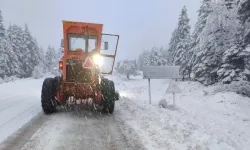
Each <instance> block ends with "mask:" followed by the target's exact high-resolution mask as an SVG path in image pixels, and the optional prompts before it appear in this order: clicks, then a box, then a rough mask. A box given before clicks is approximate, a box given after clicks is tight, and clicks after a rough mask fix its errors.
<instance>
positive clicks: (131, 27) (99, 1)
mask: <svg viewBox="0 0 250 150" xmlns="http://www.w3.org/2000/svg"><path fill="white" fill-rule="evenodd" d="M200 1H201V0H0V10H2V13H3V17H4V21H5V22H4V23H5V25H6V26H8V25H9V24H10V23H12V24H14V23H15V24H18V25H21V26H22V27H24V24H25V23H27V24H28V26H29V28H30V30H31V32H32V34H33V35H34V36H35V37H36V38H37V40H38V42H39V44H40V45H41V46H43V47H44V48H47V46H48V45H49V44H51V45H53V46H54V47H55V48H59V46H60V39H61V38H62V20H73V21H84V22H96V23H101V24H104V29H103V31H104V32H105V33H113V34H119V35H120V42H119V49H118V59H123V58H126V57H129V58H136V57H137V55H138V54H139V52H141V51H142V49H143V48H150V47H152V46H154V45H155V46H164V47H166V46H167V45H168V43H169V39H170V37H171V33H172V31H173V30H174V28H175V27H176V25H177V21H178V17H179V14H180V11H181V9H182V7H183V6H184V5H186V6H187V9H188V15H189V18H190V19H191V25H192V26H193V25H194V23H195V22H196V19H197V10H198V8H199V6H200Z"/></svg>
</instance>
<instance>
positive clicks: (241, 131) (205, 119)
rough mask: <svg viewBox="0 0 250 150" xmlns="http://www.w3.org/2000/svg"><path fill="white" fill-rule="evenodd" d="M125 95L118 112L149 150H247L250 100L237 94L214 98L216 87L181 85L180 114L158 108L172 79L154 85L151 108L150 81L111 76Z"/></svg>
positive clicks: (178, 100)
mask: <svg viewBox="0 0 250 150" xmlns="http://www.w3.org/2000/svg"><path fill="white" fill-rule="evenodd" d="M110 78H112V79H113V80H114V81H115V83H116V87H117V89H118V90H119V92H120V94H121V97H122V98H121V100H120V101H118V102H117V105H116V111H118V112H119V114H120V115H119V116H118V117H121V118H122V120H124V122H125V123H126V124H128V125H129V126H130V127H132V128H133V129H135V131H136V132H137V134H139V135H140V137H141V140H142V142H143V143H144V145H146V146H147V147H148V149H178V150H180V149H181V150H184V149H213V150H216V149H218V150H221V149H227V150H230V149H235V150H236V149H237V150H238V149H241V150H244V149H248V148H249V147H250V140H249V137H250V130H249V129H250V117H249V116H248V114H249V113H250V110H249V108H250V99H249V98H247V97H242V96H240V95H238V94H236V93H233V92H224V93H216V94H214V92H213V91H214V88H215V87H204V86H202V85H201V84H199V83H195V82H179V86H180V87H181V89H182V93H181V94H178V95H177V101H176V104H177V106H178V108H177V110H172V109H164V108H159V107H158V103H159V101H160V100H161V99H162V98H165V99H166V100H167V101H169V103H170V104H172V95H171V94H165V90H166V89H167V87H168V85H169V80H152V105H149V104H148V89H147V80H143V79H139V78H137V79H132V80H129V81H127V80H123V79H120V78H118V77H114V76H113V77H110Z"/></svg>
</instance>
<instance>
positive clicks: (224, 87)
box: [213, 81, 250, 97]
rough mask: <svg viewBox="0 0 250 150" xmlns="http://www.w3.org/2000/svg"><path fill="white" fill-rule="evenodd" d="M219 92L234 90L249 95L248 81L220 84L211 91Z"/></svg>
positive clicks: (249, 85) (249, 86)
mask: <svg viewBox="0 0 250 150" xmlns="http://www.w3.org/2000/svg"><path fill="white" fill-rule="evenodd" d="M219 92H236V93H237V94H240V95H243V96H247V97H250V82H248V81H234V82H232V83H231V84H220V85H218V86H217V87H216V88H215V89H214V91H213V93H219Z"/></svg>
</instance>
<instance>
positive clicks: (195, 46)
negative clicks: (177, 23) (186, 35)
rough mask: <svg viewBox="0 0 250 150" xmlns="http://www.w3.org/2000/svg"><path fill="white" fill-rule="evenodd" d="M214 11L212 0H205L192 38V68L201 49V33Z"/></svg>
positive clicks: (190, 52)
mask: <svg viewBox="0 0 250 150" xmlns="http://www.w3.org/2000/svg"><path fill="white" fill-rule="evenodd" d="M211 12H212V0H203V1H202V4H201V7H200V8H199V10H198V20H197V23H196V24H195V28H194V32H193V34H192V38H191V45H190V51H189V53H188V58H187V59H188V60H189V62H188V68H189V69H192V66H193V64H194V60H195V59H196V54H197V52H198V51H200V50H199V48H200V47H199V44H200V34H201V32H202V31H203V29H204V27H205V26H206V24H207V17H208V16H209V14H210V13H211Z"/></svg>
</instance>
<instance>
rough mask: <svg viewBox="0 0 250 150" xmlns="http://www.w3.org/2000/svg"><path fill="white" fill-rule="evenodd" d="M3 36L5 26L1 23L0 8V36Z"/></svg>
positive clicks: (0, 13) (0, 12) (0, 14)
mask: <svg viewBox="0 0 250 150" xmlns="http://www.w3.org/2000/svg"><path fill="white" fill-rule="evenodd" d="M4 36H5V27H4V25H3V16H2V11H1V10H0V38H1V37H4Z"/></svg>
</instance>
